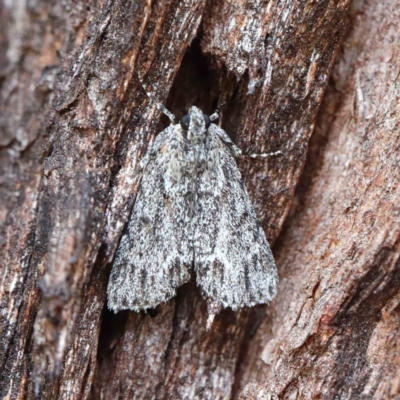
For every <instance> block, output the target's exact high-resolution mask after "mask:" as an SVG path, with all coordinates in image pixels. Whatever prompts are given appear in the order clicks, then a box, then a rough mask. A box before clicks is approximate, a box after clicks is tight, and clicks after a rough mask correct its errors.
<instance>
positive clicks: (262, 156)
mask: <svg viewBox="0 0 400 400" xmlns="http://www.w3.org/2000/svg"><path fill="white" fill-rule="evenodd" d="M282 154H283V153H282V152H281V151H280V150H278V151H274V152H273V153H261V154H256V153H243V156H246V157H250V158H267V157H275V156H280V155H282Z"/></svg>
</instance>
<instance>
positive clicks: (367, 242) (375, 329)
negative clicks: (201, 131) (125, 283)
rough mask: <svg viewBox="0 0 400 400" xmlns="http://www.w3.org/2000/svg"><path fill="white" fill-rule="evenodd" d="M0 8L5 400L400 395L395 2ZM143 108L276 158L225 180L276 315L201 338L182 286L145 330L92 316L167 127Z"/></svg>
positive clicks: (198, 318) (187, 289)
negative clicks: (200, 122) (206, 117)
mask: <svg viewBox="0 0 400 400" xmlns="http://www.w3.org/2000/svg"><path fill="white" fill-rule="evenodd" d="M0 5H1V13H0V43H1V44H2V48H3V49H4V51H3V52H1V53H0V85H1V86H0V90H1V91H0V129H1V132H0V168H1V185H0V196H1V202H0V235H1V242H0V245H1V255H0V257H1V260H2V261H1V272H2V274H1V275H2V281H1V285H0V310H1V312H0V324H1V331H0V335H1V337H0V344H1V346H0V371H1V372H0V396H1V397H2V398H5V399H33V398H40V399H117V398H118V399H132V398H138V399H152V398H156V399H170V398H179V399H195V398H199V399H229V398H238V397H239V396H241V397H242V398H261V397H260V396H263V395H265V396H267V394H268V393H269V394H275V395H276V396H281V397H282V398H320V397H323V398H327V399H329V398H332V399H333V398H377V399H378V398H394V399H395V398H396V396H399V395H400V388H399V383H398V380H396V379H397V378H396V377H397V376H398V375H399V365H400V363H399V360H400V352H399V345H398V341H397V340H396V337H398V334H399V320H400V318H399V297H398V296H399V289H400V272H399V269H400V268H399V263H398V254H399V249H398V243H399V219H400V217H399V209H398V200H397V199H398V198H399V189H398V186H397V185H398V181H399V137H400V135H399V127H398V117H399V116H398V113H399V108H398V95H399V94H398V93H399V92H398V83H397V82H398V77H399V66H400V59H399V53H398V48H400V47H399V43H398V41H399V39H398V38H399V37H400V35H399V33H400V26H399V21H400V18H399V17H400V16H399V15H398V14H399V12H398V9H399V6H400V3H399V2H396V1H389V0H386V1H385V2H383V3H382V2H381V3H379V4H375V2H372V1H370V2H368V1H367V2H355V3H354V4H353V5H352V8H351V13H350V19H348V17H347V13H348V10H349V7H350V3H349V1H348V0H346V1H336V2H334V1H327V0H326V1H318V2H314V1H300V0H299V1H295V2H280V1H275V0H271V1H269V2H263V1H261V0H248V1H244V2H230V1H225V0H224V1H208V2H206V1H205V0H204V1H203V0H202V1H195V0H189V1H185V2H184V1H177V0H171V1H168V2H167V1H157V2H153V1H147V2H145V1H143V0H137V1H123V0H115V1H97V2H85V1H74V2H72V1H69V0H65V1H63V2H57V1H44V0H38V1H31V2H27V1H23V0H17V1H15V2H10V1H5V0H3V2H0ZM348 21H350V25H349V24H348ZM348 26H350V30H349V32H348V33H347V35H346V39H345V41H344V43H343V44H342V45H341V47H340V49H341V50H340V51H339V53H338V49H339V46H340V44H341V40H342V38H343V37H344V35H345V33H346V29H347V27H348ZM337 53H338V58H337V61H336V64H335V66H334V68H333V70H332V66H333V62H334V59H335V56H336V54H337ZM329 76H331V80H330V84H329V87H328V91H327V93H326V94H325V97H323V95H324V91H325V89H326V87H327V85H328V79H329ZM144 88H145V90H146V91H147V92H149V93H151V94H152V95H153V96H154V97H156V98H157V99H158V100H159V101H160V102H162V103H163V104H165V105H166V106H167V107H168V108H169V109H170V110H171V111H172V112H173V113H175V114H176V115H177V116H181V115H183V113H184V111H185V109H187V108H188V107H189V106H191V105H197V106H198V107H200V108H202V109H203V111H204V112H206V113H208V114H211V113H212V112H213V111H214V110H215V108H216V107H219V109H220V111H221V118H220V121H219V122H220V124H221V126H222V127H223V128H224V129H225V130H226V131H227V132H228V133H229V134H230V135H231V136H232V138H233V139H234V140H235V142H236V143H237V144H238V145H239V146H240V147H241V148H243V149H246V150H249V151H252V152H263V151H265V152H269V151H276V150H281V151H282V152H283V153H284V154H283V155H282V156H281V157H279V158H278V157H277V158H273V159H272V158H271V159H268V160H256V161H254V160H247V159H243V160H241V162H240V163H239V167H240V169H241V172H242V175H243V178H244V180H245V183H246V186H247V188H248V190H249V193H250V197H251V198H252V200H253V203H254V205H255V208H256V212H257V215H258V216H259V218H260V220H261V222H262V224H263V227H264V229H265V230H266V233H267V236H268V238H269V239H270V241H271V243H274V242H275V246H274V247H273V250H274V254H275V256H276V260H277V266H278V271H279V275H280V279H281V283H280V285H279V288H278V296H277V298H276V300H274V301H273V302H272V304H271V305H270V306H268V307H265V306H258V307H254V308H252V309H244V310H241V311H240V312H236V313H234V312H232V311H231V310H224V311H223V312H221V313H220V314H219V315H218V316H217V317H216V319H215V322H214V324H213V326H212V330H211V332H206V330H205V324H206V319H207V311H206V304H205V301H204V300H203V299H202V298H201V296H200V294H199V292H198V289H197V288H196V287H195V285H194V284H193V283H189V284H187V285H184V286H183V287H182V288H181V289H180V290H179V292H178V295H177V297H176V298H175V299H173V300H172V301H170V302H168V303H166V304H163V305H160V306H159V307H157V308H156V309H155V310H154V311H152V312H149V313H147V314H145V313H135V312H120V313H118V314H112V313H110V312H109V311H108V310H107V308H106V287H107V280H108V276H109V273H110V268H111V265H112V260H113V257H114V254H115V250H116V248H117V245H118V241H119V238H120V236H121V232H122V229H123V227H124V225H125V223H126V221H127V219H128V218H129V214H130V210H131V209H132V206H133V204H134V201H135V195H136V192H137V189H138V182H136V181H135V180H134V179H133V176H134V171H135V170H136V169H137V167H138V162H139V161H140V159H141V158H142V157H143V155H144V154H145V152H146V150H147V148H148V146H149V145H150V144H151V142H152V141H153V140H154V137H155V135H156V134H157V132H159V131H160V130H161V129H162V127H164V126H165V125H166V123H167V121H166V120H165V119H164V118H163V117H161V116H160V112H159V111H158V109H157V107H156V105H155V104H154V101H152V100H151V99H150V98H149V97H148V96H147V94H146V91H145V90H144ZM321 103H322V108H321V110H320V112H319V115H318V120H317V113H318V110H319V108H320V105H321ZM316 121H317V124H316ZM315 124H316V127H315V129H314V126H315ZM313 131H314V135H313V137H312V138H311V134H312V132H313ZM310 138H311V142H310ZM309 144H310V147H309ZM306 157H307V163H306V167H305V169H304V171H303V168H304V165H305V162H306ZM299 180H300V183H299ZM351 396H353V397H351ZM357 396H358V397H357Z"/></svg>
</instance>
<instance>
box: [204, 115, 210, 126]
mask: <svg viewBox="0 0 400 400" xmlns="http://www.w3.org/2000/svg"><path fill="white" fill-rule="evenodd" d="M203 118H204V122H205V124H206V129H208V128H209V127H210V125H211V121H210V118H209V117H208V115H206V114H203Z"/></svg>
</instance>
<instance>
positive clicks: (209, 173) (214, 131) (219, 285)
mask: <svg viewBox="0 0 400 400" xmlns="http://www.w3.org/2000/svg"><path fill="white" fill-rule="evenodd" d="M224 135H225V136H226V133H225V132H224V131H223V130H222V129H221V128H219V127H218V126H217V125H214V124H212V125H211V126H210V128H209V135H208V139H207V142H206V143H205V146H204V151H203V152H202V154H201V155H200V158H199V167H200V168H199V174H198V178H197V201H196V207H197V208H196V221H195V231H194V253H195V260H194V265H195V271H196V279H197V284H198V285H199V286H200V287H201V290H202V292H203V295H204V296H205V297H206V298H207V299H208V300H209V301H211V302H212V303H214V304H218V305H220V306H222V307H231V308H232V309H234V310H236V309H237V308H240V307H243V306H253V305H255V304H261V303H267V302H269V301H270V300H271V299H272V298H273V297H274V296H275V294H276V287H277V283H278V275H277V271H276V266H275V262H274V258H273V256H272V253H271V250H270V247H269V244H268V242H267V239H266V237H265V233H264V231H263V229H262V227H261V225H260V222H259V221H258V219H257V216H256V214H255V211H254V208H253V205H252V203H251V201H250V198H249V195H248V193H247V190H246V187H245V185H244V183H243V181H242V178H241V175H240V172H239V169H238V167H237V165H236V161H235V159H234V157H233V154H232V150H231V149H230V148H229V147H228V146H227V143H224V142H223V141H222V139H221V137H223V136H224ZM233 151H234V149H233Z"/></svg>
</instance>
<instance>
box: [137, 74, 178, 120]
mask: <svg viewBox="0 0 400 400" xmlns="http://www.w3.org/2000/svg"><path fill="white" fill-rule="evenodd" d="M137 76H138V79H139V82H140V85H141V86H142V89H143V91H144V92H145V93H146V96H147V97H148V98H149V99H150V100H151V101H152V102H154V103H155V105H156V107H157V108H158V109H159V110H160V111H161V112H162V113H163V114H164V115H166V116H167V117H168V119H169V120H170V121H171V124H173V125H175V124H176V117H175V115H174V114H172V112H171V111H169V110H168V109H167V108H166V107H164V105H163V104H162V103H161V102H160V101H159V100H158V98H157V97H156V96H154V95H153V94H152V93H150V92H148V91H147V89H146V87H145V86H144V83H143V79H142V77H141V76H140V74H139V73H137Z"/></svg>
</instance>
